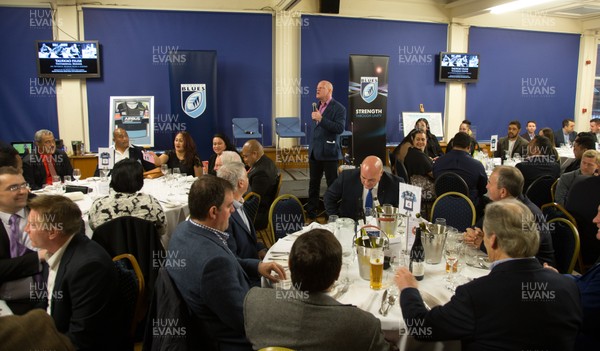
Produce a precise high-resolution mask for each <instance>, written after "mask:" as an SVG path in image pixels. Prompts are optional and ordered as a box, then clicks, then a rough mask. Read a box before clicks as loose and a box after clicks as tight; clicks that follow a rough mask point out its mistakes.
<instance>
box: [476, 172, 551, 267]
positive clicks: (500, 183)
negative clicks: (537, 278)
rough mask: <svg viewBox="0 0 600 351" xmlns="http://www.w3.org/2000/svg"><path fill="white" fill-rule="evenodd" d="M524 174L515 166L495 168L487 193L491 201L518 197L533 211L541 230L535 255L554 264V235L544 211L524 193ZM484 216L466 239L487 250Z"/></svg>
mask: <svg viewBox="0 0 600 351" xmlns="http://www.w3.org/2000/svg"><path fill="white" fill-rule="evenodd" d="M523 182H524V180H523V175H522V174H521V171H519V170H518V169H516V168H515V167H510V166H499V167H496V168H494V171H492V174H491V175H490V177H489V181H488V184H487V194H488V197H489V199H490V200H491V201H493V202H496V201H500V200H504V199H517V200H519V201H520V202H522V203H523V204H524V205H525V206H527V208H529V211H531V213H533V215H534V219H535V222H536V224H537V225H538V231H539V237H540V240H539V247H538V249H537V251H536V252H535V257H536V258H537V259H538V261H540V263H548V264H549V265H553V264H554V248H553V246H552V237H551V236H550V232H549V228H548V225H547V224H546V219H545V217H544V215H543V214H542V211H541V210H540V209H539V207H537V206H536V205H535V204H534V203H533V202H531V200H529V199H528V198H527V196H525V195H524V194H523ZM484 218H485V213H484V216H480V217H479V218H478V219H477V223H475V227H474V228H473V229H471V228H467V232H466V234H465V240H466V241H467V242H468V243H471V244H473V245H475V246H476V247H479V248H480V249H481V250H483V251H485V249H486V247H485V246H484V245H483V232H482V231H481V228H482V226H483V221H484Z"/></svg>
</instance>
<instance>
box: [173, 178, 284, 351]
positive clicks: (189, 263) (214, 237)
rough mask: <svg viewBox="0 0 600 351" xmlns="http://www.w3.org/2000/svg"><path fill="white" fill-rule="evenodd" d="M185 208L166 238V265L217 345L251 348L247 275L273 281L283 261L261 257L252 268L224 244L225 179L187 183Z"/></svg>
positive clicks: (228, 197)
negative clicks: (247, 333) (187, 213)
mask: <svg viewBox="0 0 600 351" xmlns="http://www.w3.org/2000/svg"><path fill="white" fill-rule="evenodd" d="M189 208H190V219H189V220H188V221H185V222H183V223H180V224H179V225H178V226H177V229H176V230H175V233H173V237H172V238H171V241H170V242H169V250H168V255H167V257H169V258H168V259H167V262H168V264H166V267H167V271H168V272H169V275H170V276H171V278H172V279H173V282H174V283H175V285H176V286H177V289H178V290H179V292H180V293H181V296H182V297H183V300H184V301H185V303H186V304H187V307H188V308H189V309H190V311H191V313H192V315H193V317H195V318H197V319H198V320H199V322H200V326H201V328H202V329H203V331H205V332H206V334H208V335H211V336H212V337H213V339H214V340H211V341H212V342H216V343H217V344H218V348H219V350H223V351H227V350H251V349H252V347H251V345H250V343H249V342H248V340H246V336H245V332H244V313H243V303H244V296H245V295H246V293H247V292H248V290H250V282H249V278H253V277H254V278H257V277H258V274H260V275H262V276H264V277H267V278H268V279H271V280H274V281H277V280H278V278H276V277H275V276H273V275H271V271H275V273H276V274H277V275H278V276H279V277H281V278H283V279H285V273H284V270H283V267H281V266H280V265H278V264H276V263H274V262H260V263H258V266H257V267H255V268H254V269H249V267H242V266H241V265H240V262H239V260H238V258H237V257H236V256H235V255H234V254H233V253H232V252H231V250H230V249H229V247H228V246H227V238H228V236H229V235H228V234H227V233H225V230H226V229H227V227H228V226H229V216H230V215H231V213H233V211H234V207H233V189H232V186H231V184H230V183H229V182H228V181H226V180H225V179H221V178H217V177H214V176H204V177H200V178H198V180H196V181H195V182H194V184H192V187H191V189H190V194H189ZM182 264H185V269H182V268H181V267H182ZM189 333H190V334H192V333H196V334H197V333H198V331H189ZM208 343H209V342H208V341H207V344H208Z"/></svg>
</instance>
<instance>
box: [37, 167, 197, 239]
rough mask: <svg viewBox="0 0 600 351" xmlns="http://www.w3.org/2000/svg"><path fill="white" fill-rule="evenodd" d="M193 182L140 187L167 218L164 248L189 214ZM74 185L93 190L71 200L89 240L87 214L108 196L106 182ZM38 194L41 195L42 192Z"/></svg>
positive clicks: (93, 180) (150, 183)
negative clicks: (94, 204)
mask: <svg viewBox="0 0 600 351" xmlns="http://www.w3.org/2000/svg"><path fill="white" fill-rule="evenodd" d="M193 181H194V178H193V177H191V176H189V177H186V178H184V179H181V180H180V181H179V182H177V186H175V185H176V184H175V183H174V182H165V181H164V180H163V179H162V178H158V179H145V180H144V186H143V187H142V190H141V192H143V193H146V194H150V195H152V196H154V197H155V198H156V199H158V201H160V203H161V205H162V208H163V211H164V212H165V216H166V218H167V233H166V234H165V235H163V237H162V238H161V241H162V243H163V246H164V247H165V248H167V246H168V243H169V240H170V238H171V235H172V233H173V231H174V230H175V227H177V225H178V224H179V223H180V222H182V221H184V220H185V219H186V218H187V216H188V215H189V214H190V211H189V208H188V195H187V193H188V192H189V188H190V186H191V184H192V183H193ZM76 185H83V186H87V187H90V188H92V189H93V192H92V193H90V194H85V195H83V196H82V197H81V196H79V197H76V198H74V199H73V200H74V201H75V203H76V204H77V205H78V206H79V208H80V209H81V212H82V213H83V219H84V221H85V233H86V235H87V236H88V237H90V238H91V237H92V234H93V232H92V229H91V228H90V226H89V221H88V212H89V210H90V208H91V207H92V203H93V202H94V199H95V198H97V197H98V196H103V195H107V194H108V193H107V192H108V182H101V181H100V180H99V179H98V178H88V179H86V180H83V181H80V182H78V183H76ZM38 193H41V194H43V193H44V192H38ZM77 198H80V199H77Z"/></svg>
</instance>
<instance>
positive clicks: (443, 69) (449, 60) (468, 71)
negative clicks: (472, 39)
mask: <svg viewBox="0 0 600 351" xmlns="http://www.w3.org/2000/svg"><path fill="white" fill-rule="evenodd" d="M478 79H479V55H478V54H469V53H457V52H441V53H440V64H439V81H440V82H463V83H471V82H476V81H477V80H478Z"/></svg>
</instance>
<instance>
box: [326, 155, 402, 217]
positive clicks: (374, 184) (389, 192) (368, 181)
mask: <svg viewBox="0 0 600 351" xmlns="http://www.w3.org/2000/svg"><path fill="white" fill-rule="evenodd" d="M403 182H404V180H403V179H402V178H400V177H398V176H395V175H393V174H390V173H387V172H384V171H383V162H382V161H381V159H380V158H379V157H377V156H367V157H366V158H365V159H364V160H363V162H362V164H361V165H360V169H352V170H346V171H343V172H342V174H340V176H339V177H338V179H336V181H335V182H334V183H333V184H332V185H331V186H330V187H329V188H327V192H326V193H325V197H324V201H325V210H326V211H327V214H328V215H338V216H340V217H348V218H353V219H354V220H358V219H360V218H358V214H359V212H361V211H360V209H361V207H362V209H364V208H367V207H370V208H375V207H376V206H377V205H383V204H391V205H393V206H395V207H398V188H399V183H403ZM362 213H364V212H362Z"/></svg>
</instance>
